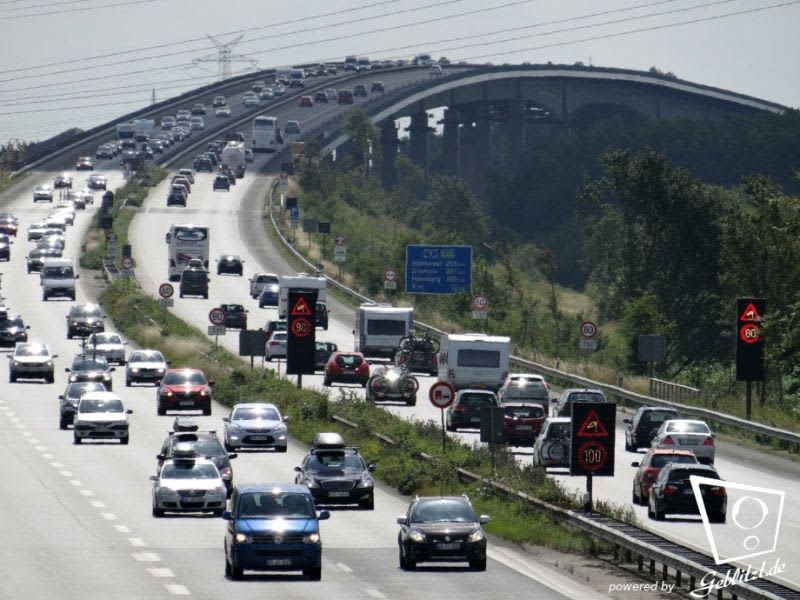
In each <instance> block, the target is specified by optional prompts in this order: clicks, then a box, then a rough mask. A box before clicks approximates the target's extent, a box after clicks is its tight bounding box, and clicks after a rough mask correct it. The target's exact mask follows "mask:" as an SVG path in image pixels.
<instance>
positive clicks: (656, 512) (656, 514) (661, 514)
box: [653, 502, 666, 521]
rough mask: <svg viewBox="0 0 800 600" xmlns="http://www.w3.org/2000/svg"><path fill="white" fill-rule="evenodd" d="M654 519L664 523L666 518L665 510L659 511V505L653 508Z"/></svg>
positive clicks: (655, 504) (656, 504)
mask: <svg viewBox="0 0 800 600" xmlns="http://www.w3.org/2000/svg"><path fill="white" fill-rule="evenodd" d="M653 518H654V519H655V520H656V521H663V520H664V519H665V518H666V513H665V512H664V511H663V510H658V503H657V502H656V503H654V506H653Z"/></svg>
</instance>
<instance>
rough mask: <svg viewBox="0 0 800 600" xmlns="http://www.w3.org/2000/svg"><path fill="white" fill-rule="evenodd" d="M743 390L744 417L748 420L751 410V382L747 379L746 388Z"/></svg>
mask: <svg viewBox="0 0 800 600" xmlns="http://www.w3.org/2000/svg"><path fill="white" fill-rule="evenodd" d="M746 390H747V391H746V392H745V405H744V406H745V415H746V416H745V418H746V419H747V420H748V421H749V420H750V416H751V414H752V410H753V382H752V381H750V380H749V379H748V380H747V388H746Z"/></svg>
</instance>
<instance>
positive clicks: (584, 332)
mask: <svg viewBox="0 0 800 600" xmlns="http://www.w3.org/2000/svg"><path fill="white" fill-rule="evenodd" d="M580 334H581V337H582V338H586V339H587V340H590V339H592V338H593V337H594V336H596V335H597V325H595V324H594V323H592V322H591V321H583V322H582V323H581V325H580Z"/></svg>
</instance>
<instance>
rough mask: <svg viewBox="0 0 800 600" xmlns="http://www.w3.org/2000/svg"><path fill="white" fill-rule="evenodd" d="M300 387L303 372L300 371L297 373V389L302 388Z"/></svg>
mask: <svg viewBox="0 0 800 600" xmlns="http://www.w3.org/2000/svg"><path fill="white" fill-rule="evenodd" d="M302 388H303V374H302V373H298V374H297V389H298V390H299V389H302Z"/></svg>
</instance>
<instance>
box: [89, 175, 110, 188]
mask: <svg viewBox="0 0 800 600" xmlns="http://www.w3.org/2000/svg"><path fill="white" fill-rule="evenodd" d="M86 185H87V186H88V187H89V188H90V189H92V190H104V189H106V188H107V187H108V179H107V178H106V176H105V175H101V174H100V173H97V174H93V175H89V179H87V180H86Z"/></svg>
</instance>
